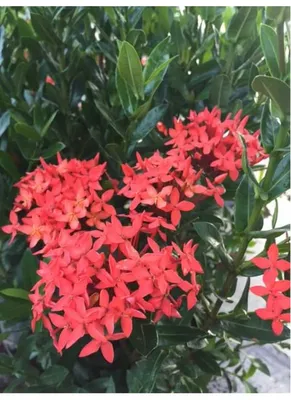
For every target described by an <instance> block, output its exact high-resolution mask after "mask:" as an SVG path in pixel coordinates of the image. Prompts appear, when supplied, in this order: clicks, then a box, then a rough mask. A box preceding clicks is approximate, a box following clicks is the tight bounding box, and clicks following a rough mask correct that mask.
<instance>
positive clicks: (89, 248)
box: [3, 155, 203, 362]
mask: <svg viewBox="0 0 291 400" xmlns="http://www.w3.org/2000/svg"><path fill="white" fill-rule="evenodd" d="M105 168H106V164H105V163H104V164H100V163H99V155H97V156H96V157H95V158H94V159H93V160H90V161H78V160H76V159H72V160H70V161H68V160H62V159H61V158H60V156H58V165H52V164H47V163H46V162H45V161H44V160H41V166H40V167H38V168H36V169H35V171H33V172H30V173H28V174H27V175H26V176H25V177H24V178H22V179H21V181H20V182H19V183H17V184H16V186H17V187H18V189H19V193H18V195H17V196H16V198H15V203H14V207H13V210H12V211H11V213H10V221H11V225H7V226H5V227H3V230H4V232H6V233H9V234H11V235H12V240H13V238H14V237H15V235H16V234H17V233H23V234H25V235H27V238H28V242H29V246H30V248H32V250H33V252H34V254H37V255H39V256H40V257H41V258H42V260H41V261H40V266H39V269H38V271H37V273H38V275H39V277H40V279H39V280H38V282H37V283H36V284H35V286H34V287H33V288H32V293H31V294H30V300H31V301H32V303H33V307H32V312H33V319H32V328H33V329H35V325H36V322H37V321H39V320H41V321H42V323H43V325H44V326H45V327H46V329H48V331H49V332H50V335H51V337H52V339H53V342H54V345H55V347H56V348H57V350H58V351H59V352H62V350H63V349H65V348H66V349H67V348H69V347H70V346H72V345H73V344H74V343H76V341H78V340H79V339H80V338H81V337H83V336H85V335H88V336H89V337H90V341H89V342H88V344H87V345H85V347H84V348H83V349H82V351H81V353H80V357H84V356H87V355H89V354H92V353H94V352H97V351H98V350H99V349H100V350H101V352H102V354H103V356H104V358H105V359H106V360H107V361H109V362H112V361H113V358H114V351H113V345H112V341H114V340H120V339H122V338H126V337H129V336H130V334H131V332H132V327H133V322H132V320H133V318H141V319H145V318H146V317H147V315H146V314H147V313H153V322H157V321H158V320H159V319H160V318H161V317H163V316H166V317H169V318H170V317H175V318H179V317H180V314H179V311H178V309H179V307H180V305H181V302H182V300H183V298H184V297H185V298H186V301H187V306H188V309H190V308H192V307H194V305H195V304H196V301H197V294H198V292H199V289H200V285H199V284H198V283H197V281H196V275H197V274H199V273H203V270H202V267H201V265H200V264H199V262H198V261H197V260H196V258H195V251H196V249H197V245H194V244H193V243H192V241H189V242H188V243H186V244H184V245H183V247H182V249H181V248H180V247H179V246H178V245H177V244H176V243H172V244H171V245H163V246H159V245H158V243H157V237H158V238H164V239H165V238H166V236H165V235H166V234H165V232H163V230H167V229H172V230H173V229H175V228H174V226H173V225H171V224H167V223H166V222H165V220H164V219H163V218H162V217H159V216H155V215H152V213H150V212H142V213H138V212H136V211H132V212H130V213H129V214H128V215H123V214H122V215H117V212H116V209H115V207H114V206H113V205H111V204H109V202H110V200H111V199H112V197H113V195H114V189H109V190H103V188H102V186H101V183H102V178H103V176H104V174H106V171H105ZM178 196H179V194H178ZM172 201H173V202H174V197H173V196H172ZM176 203H177V204H179V202H176ZM177 209H178V208H177ZM174 288H176V290H178V293H179V294H178V297H177V296H176V297H175V298H174V297H173V295H172V291H173V289H174Z"/></svg>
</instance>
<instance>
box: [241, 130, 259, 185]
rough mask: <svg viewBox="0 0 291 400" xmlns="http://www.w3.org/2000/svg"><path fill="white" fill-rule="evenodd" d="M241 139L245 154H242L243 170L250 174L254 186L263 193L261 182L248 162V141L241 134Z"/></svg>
mask: <svg viewBox="0 0 291 400" xmlns="http://www.w3.org/2000/svg"><path fill="white" fill-rule="evenodd" d="M239 139H240V141H241V144H242V147H243V154H242V168H243V171H244V173H245V174H246V175H247V176H248V178H249V180H250V181H251V182H252V184H253V185H254V187H256V189H257V190H258V192H259V193H262V192H263V190H262V188H261V186H260V184H259V182H258V181H257V179H256V177H255V174H254V172H253V170H252V168H251V167H250V165H249V162H248V156H247V146H246V141H245V139H244V137H243V135H240V134H239Z"/></svg>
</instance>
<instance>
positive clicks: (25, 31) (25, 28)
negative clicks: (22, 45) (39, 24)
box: [17, 18, 35, 38]
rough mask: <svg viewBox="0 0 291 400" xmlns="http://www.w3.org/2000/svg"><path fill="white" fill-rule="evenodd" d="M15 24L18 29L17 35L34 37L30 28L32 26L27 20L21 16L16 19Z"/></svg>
mask: <svg viewBox="0 0 291 400" xmlns="http://www.w3.org/2000/svg"><path fill="white" fill-rule="evenodd" d="M17 26H18V31H19V35H20V36H21V37H23V36H24V37H30V38H35V33H34V31H33V29H32V26H31V24H30V23H29V22H26V21H25V20H24V19H22V18H18V21H17Z"/></svg>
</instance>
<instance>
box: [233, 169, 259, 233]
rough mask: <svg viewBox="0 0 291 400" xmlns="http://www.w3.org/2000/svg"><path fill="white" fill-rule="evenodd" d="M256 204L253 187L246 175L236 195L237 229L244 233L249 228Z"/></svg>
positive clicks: (235, 214) (235, 217)
mask: <svg viewBox="0 0 291 400" xmlns="http://www.w3.org/2000/svg"><path fill="white" fill-rule="evenodd" d="M254 202H255V192H254V188H253V185H252V184H251V181H250V179H249V177H248V176H247V175H244V176H243V178H242V180H241V182H240V184H239V186H238V188H237V190H236V193H235V213H234V221H235V229H236V231H237V232H243V231H244V230H245V229H246V227H247V226H248V222H249V219H250V215H251V213H252V210H253V206H254Z"/></svg>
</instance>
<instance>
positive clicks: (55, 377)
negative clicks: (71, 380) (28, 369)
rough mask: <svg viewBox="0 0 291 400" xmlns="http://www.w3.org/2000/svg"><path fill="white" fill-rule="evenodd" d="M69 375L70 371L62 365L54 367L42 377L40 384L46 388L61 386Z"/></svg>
mask: <svg viewBox="0 0 291 400" xmlns="http://www.w3.org/2000/svg"><path fill="white" fill-rule="evenodd" d="M68 375H69V370H68V369H67V368H65V367H63V366H62V365H53V366H52V367H50V368H48V369H47V370H45V371H44V372H43V373H42V374H41V375H40V382H41V383H42V384H43V385H45V386H60V385H61V383H62V382H63V381H64V380H65V378H66V377H67V376H68Z"/></svg>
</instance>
